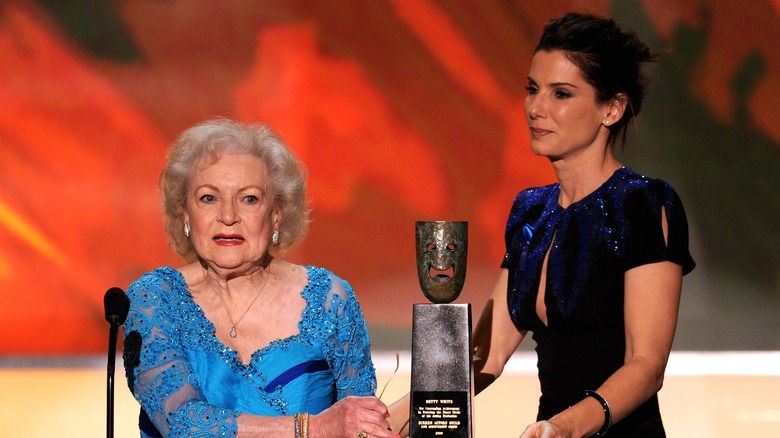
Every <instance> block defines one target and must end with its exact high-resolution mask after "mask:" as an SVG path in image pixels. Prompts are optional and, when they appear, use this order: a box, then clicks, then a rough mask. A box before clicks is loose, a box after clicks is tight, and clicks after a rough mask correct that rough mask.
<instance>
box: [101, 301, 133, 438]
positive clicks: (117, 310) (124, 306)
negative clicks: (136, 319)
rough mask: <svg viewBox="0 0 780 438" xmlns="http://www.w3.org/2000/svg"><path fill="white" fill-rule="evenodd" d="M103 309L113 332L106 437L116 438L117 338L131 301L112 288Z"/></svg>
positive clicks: (109, 349) (109, 362)
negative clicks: (115, 374) (115, 382)
mask: <svg viewBox="0 0 780 438" xmlns="http://www.w3.org/2000/svg"><path fill="white" fill-rule="evenodd" d="M103 308H104V310H105V312H106V321H108V322H109V323H110V324H111V331H109V333H108V368H107V371H108V378H107V379H106V381H107V383H108V391H107V392H108V394H107V398H106V405H107V416H106V436H107V437H108V438H113V437H114V362H116V338H117V333H118V332H119V326H120V325H122V324H124V323H125V319H127V312H128V311H129V310H130V300H129V299H128V298H127V295H125V292H124V291H123V290H122V289H120V288H118V287H112V288H111V289H109V290H108V291H106V295H105V296H104V297H103Z"/></svg>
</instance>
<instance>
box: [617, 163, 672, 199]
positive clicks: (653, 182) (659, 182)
mask: <svg viewBox="0 0 780 438" xmlns="http://www.w3.org/2000/svg"><path fill="white" fill-rule="evenodd" d="M615 176H616V177H615V178H613V181H612V183H611V184H610V187H609V189H610V190H609V193H610V194H611V196H612V197H613V198H615V199H616V200H617V201H625V200H631V199H634V200H636V201H637V202H647V203H650V204H659V205H666V206H669V205H674V204H679V203H680V199H679V196H678V195H677V192H676V191H675V190H674V188H673V187H672V185H671V184H669V183H668V182H666V181H664V180H663V179H660V178H654V177H651V176H647V175H643V174H640V173H637V172H635V171H633V170H631V169H629V168H628V167H624V168H622V169H620V170H619V171H618V172H617V173H616V175H615Z"/></svg>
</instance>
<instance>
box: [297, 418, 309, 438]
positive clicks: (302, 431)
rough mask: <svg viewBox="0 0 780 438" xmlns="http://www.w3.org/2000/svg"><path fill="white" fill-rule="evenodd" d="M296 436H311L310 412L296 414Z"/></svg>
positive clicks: (302, 437)
mask: <svg viewBox="0 0 780 438" xmlns="http://www.w3.org/2000/svg"><path fill="white" fill-rule="evenodd" d="M295 438H309V413H308V412H304V413H300V412H297V413H296V414H295Z"/></svg>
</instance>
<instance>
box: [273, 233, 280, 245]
mask: <svg viewBox="0 0 780 438" xmlns="http://www.w3.org/2000/svg"><path fill="white" fill-rule="evenodd" d="M271 242H273V244H274V245H278V244H279V230H274V234H273V235H272V236H271Z"/></svg>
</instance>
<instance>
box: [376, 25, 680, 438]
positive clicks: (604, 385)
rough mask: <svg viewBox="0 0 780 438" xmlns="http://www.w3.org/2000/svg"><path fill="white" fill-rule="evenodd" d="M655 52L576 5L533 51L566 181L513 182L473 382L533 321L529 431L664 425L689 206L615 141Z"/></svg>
mask: <svg viewBox="0 0 780 438" xmlns="http://www.w3.org/2000/svg"><path fill="white" fill-rule="evenodd" d="M652 60H653V56H652V55H651V53H650V50H649V49H648V47H647V46H646V45H645V44H644V43H643V42H642V41H640V40H639V38H638V37H637V36H636V34H634V33H632V32H626V31H623V30H621V29H620V28H619V27H618V25H617V24H616V23H615V22H614V21H612V20H609V19H604V18H599V17H594V16H591V15H583V14H575V13H569V14H565V15H563V16H561V17H559V18H557V19H554V20H551V21H549V22H548V23H547V24H546V26H545V28H544V33H543V35H542V37H541V40H540V42H539V44H538V46H537V47H536V50H535V52H534V56H533V60H532V63H531V68H530V72H529V74H528V86H527V90H528V95H527V97H526V100H525V114H526V119H527V122H528V128H529V133H530V140H531V149H532V150H533V152H534V153H536V154H538V155H541V156H545V157H547V158H548V159H549V160H550V163H551V164H552V166H553V169H554V171H555V173H556V175H557V178H558V182H557V183H555V184H551V185H548V186H545V187H538V188H531V189H528V190H525V191H523V192H521V193H520V194H519V195H517V197H516V199H515V201H514V204H513V205H512V209H511V212H510V215H509V220H508V222H507V227H506V233H505V241H506V255H505V257H504V260H503V263H502V265H501V267H502V270H501V274H500V276H499V280H498V282H497V284H496V286H495V288H494V289H493V292H492V294H491V296H490V299H489V301H488V303H487V305H486V306H485V310H484V311H483V314H482V316H481V318H480V320H479V322H478V324H477V327H476V328H475V330H474V336H473V352H474V370H475V387H476V391H477V392H479V391H481V390H483V389H485V388H486V387H487V386H488V385H490V384H491V383H492V382H493V381H494V380H495V379H496V378H498V376H499V375H500V374H501V372H502V371H503V369H504V365H505V364H506V362H507V361H508V360H509V358H510V357H511V356H512V354H513V353H514V352H515V350H516V349H517V347H518V345H519V344H520V342H521V341H522V340H523V339H524V338H525V336H526V334H527V333H528V332H529V331H531V332H533V339H534V340H535V341H536V344H537V347H536V351H537V355H538V368H539V380H540V383H541V391H542V396H541V398H540V400H539V411H538V414H537V421H538V422H536V423H534V424H531V425H530V426H528V427H527V428H526V429H525V431H524V432H523V433H522V435H521V437H522V438H532V437H536V438H542V437H544V438H553V437H567V438H568V437H587V436H592V435H596V436H609V437H631V438H638V437H663V436H665V434H664V428H663V424H662V422H661V416H660V413H659V407H658V399H657V396H656V393H657V392H658V390H659V389H660V388H661V384H662V382H663V377H664V369H665V367H666V362H667V359H668V357H669V352H670V350H671V346H672V339H673V337H674V331H675V327H676V323H677V315H678V307H679V300H680V292H681V287H682V276H683V275H684V274H686V273H688V272H690V271H691V270H692V269H693V267H694V262H693V259H692V258H691V256H690V254H689V252H688V226H687V220H686V217H685V212H684V211H683V206H682V203H681V201H680V199H679V197H678V196H677V194H676V193H675V191H674V190H673V189H672V187H671V186H669V185H668V184H667V183H665V182H664V181H661V180H658V179H653V178H649V177H646V176H642V175H640V174H637V173H635V172H634V171H632V170H631V169H629V168H627V167H624V166H623V165H622V164H621V163H620V162H619V161H618V160H617V158H616V156H615V154H614V152H613V148H614V147H615V146H616V144H617V143H618V141H621V142H622V141H624V140H625V132H626V129H627V127H628V126H629V125H630V124H631V122H633V120H634V118H635V117H636V115H637V114H638V113H639V110H640V108H641V105H642V98H643V96H644V93H645V87H646V82H647V80H646V77H645V75H644V73H643V72H642V67H643V66H644V65H645V64H647V63H649V62H651V61H652ZM407 402H408V400H407ZM399 405H400V406H403V405H404V403H400V402H399V403H398V404H397V405H394V406H392V407H391V411H393V412H394V413H395V411H397V410H398V411H400V410H402V409H403V407H401V408H399V407H398V406H399ZM407 406H408V404H407ZM396 417H398V416H397V415H394V416H393V418H395V420H398V418H396ZM394 427H398V426H397V425H394Z"/></svg>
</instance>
